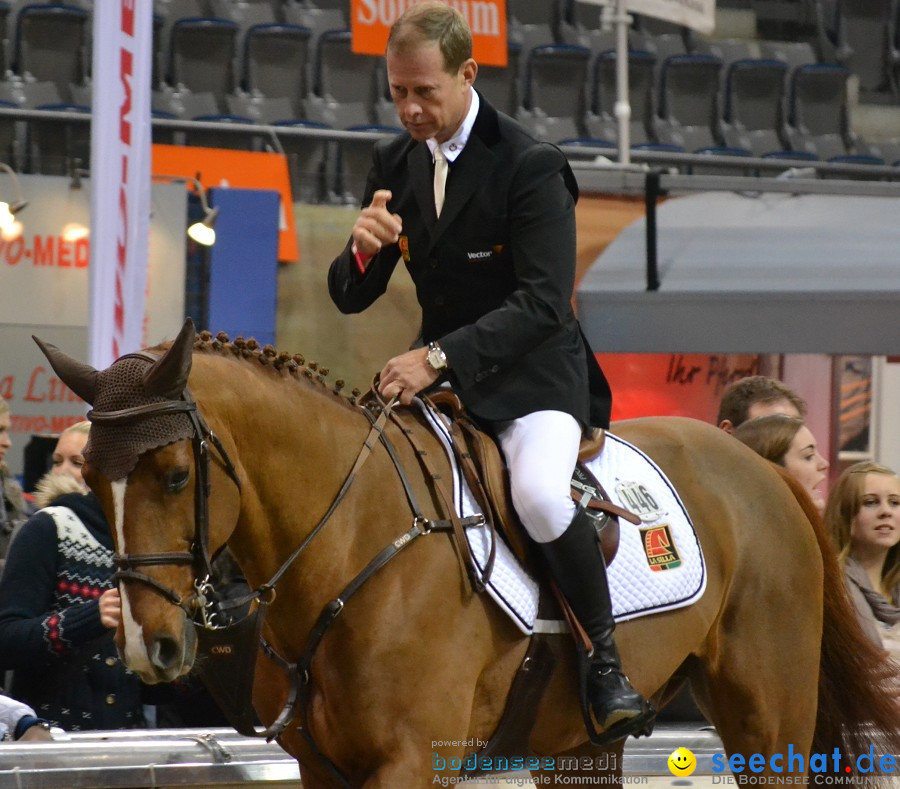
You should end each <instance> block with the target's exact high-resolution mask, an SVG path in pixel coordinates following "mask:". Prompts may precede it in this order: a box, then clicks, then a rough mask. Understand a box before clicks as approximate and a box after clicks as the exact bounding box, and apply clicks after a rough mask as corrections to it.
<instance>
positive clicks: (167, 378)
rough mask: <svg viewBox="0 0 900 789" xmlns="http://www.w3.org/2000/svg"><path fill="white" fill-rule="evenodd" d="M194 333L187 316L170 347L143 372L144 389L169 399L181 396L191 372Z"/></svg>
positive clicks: (192, 325) (192, 323)
mask: <svg viewBox="0 0 900 789" xmlns="http://www.w3.org/2000/svg"><path fill="white" fill-rule="evenodd" d="M195 335H196V330H195V329H194V322H193V321H192V320H191V319H190V318H188V319H187V320H186V321H185V322H184V326H182V327H181V331H180V332H178V336H177V337H176V338H175V341H174V342H173V343H172V347H170V348H169V350H168V351H166V352H165V353H164V354H163V355H162V356H161V357H160V358H159V359H158V360H157V361H155V362H154V363H153V365H152V366H151V367H150V369H149V370H147V372H146V373H144V389H145V390H146V391H147V392H148V393H149V394H153V395H158V396H159V397H168V398H170V399H174V398H176V397H181V393H182V392H184V389H185V387H186V386H187V381H188V375H190V372H191V355H192V353H193V351H194V336H195Z"/></svg>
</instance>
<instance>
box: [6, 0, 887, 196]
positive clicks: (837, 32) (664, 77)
mask: <svg viewBox="0 0 900 789" xmlns="http://www.w3.org/2000/svg"><path fill="white" fill-rule="evenodd" d="M95 5H96V0H95V1H94V2H91V0H69V1H68V2H66V3H47V2H44V3H41V2H25V1H23V0H11V1H10V2H2V0H0V30H3V29H5V30H6V31H7V35H6V37H5V39H4V40H2V41H0V45H2V46H3V47H5V49H4V51H3V52H0V57H4V58H5V62H6V64H7V65H8V67H9V70H8V71H7V76H6V78H5V79H0V102H3V101H5V102H10V103H11V105H12V106H18V107H23V108H35V107H39V106H47V105H55V106H58V105H69V106H70V108H71V109H72V110H73V111H76V112H77V111H79V109H78V108H84V107H88V106H89V104H90V100H91V88H90V65H91V64H90V48H91V46H90V45H91V41H90V37H91V16H92V14H93V12H94V8H95ZM719 5H720V6H722V7H733V8H740V9H742V11H743V10H746V9H751V10H752V11H753V12H754V13H756V14H757V19H758V24H757V29H758V30H759V31H760V32H761V33H765V34H769V35H771V34H773V33H779V32H782V31H788V30H789V31H790V35H785V36H783V37H782V38H774V37H770V38H735V37H732V38H728V37H725V36H722V37H719V38H717V37H715V36H713V37H710V38H703V37H700V36H698V35H696V34H694V33H692V32H690V31H689V30H687V29H685V28H681V27H679V26H677V25H673V24H671V23H667V22H663V21H660V20H655V19H653V18H651V17H642V16H640V15H637V14H635V15H633V18H634V23H633V25H632V27H631V29H630V30H629V33H628V41H629V47H630V51H629V53H628V61H629V86H630V87H629V90H630V101H631V108H632V118H631V140H632V143H633V144H634V145H636V146H656V148H655V149H656V150H660V149H661V150H672V147H673V146H676V147H678V148H682V149H684V150H685V151H688V152H694V151H701V150H703V151H710V150H713V151H715V152H717V153H722V152H724V151H726V150H727V149H734V150H733V152H734V153H735V155H740V154H741V153H745V152H751V153H752V154H754V155H757V156H759V155H762V156H767V155H769V154H771V155H773V156H776V157H777V156H779V155H780V154H783V153H788V154H789V153H790V152H791V151H794V152H795V153H797V155H800V156H815V157H817V158H820V159H823V160H828V159H832V158H834V157H847V156H853V157H857V158H856V159H855V161H857V162H865V161H873V162H874V161H878V160H884V161H885V162H887V163H888V164H893V163H894V162H895V161H897V160H898V159H900V134H897V136H896V138H893V139H892V138H890V132H889V131H888V132H887V133H882V134H880V136H879V137H878V138H877V139H875V140H868V139H864V138H863V136H861V135H860V134H858V133H857V134H854V132H853V128H852V123H853V122H854V121H855V120H856V116H855V114H854V107H855V106H856V105H855V101H856V96H857V89H858V95H859V98H860V101H862V102H863V103H865V102H868V101H871V102H874V103H875V104H886V105H888V108H889V109H894V108H898V109H900V95H898V76H900V55H898V52H900V11H898V6H900V3H897V2H893V0H853V2H850V0H779V2H777V3H773V2H771V1H770V2H767V3H762V2H755V1H754V0H720V2H719ZM775 6H777V8H775ZM507 10H508V20H509V24H508V30H507V33H508V42H509V47H508V52H509V65H508V66H506V67H496V66H487V65H483V66H481V68H480V70H479V76H478V81H477V87H479V88H480V89H481V90H482V92H483V93H484V95H485V96H487V97H488V99H489V101H491V102H492V103H493V104H495V105H496V106H498V107H499V108H501V109H503V110H504V111H506V112H507V113H509V114H511V115H513V116H517V117H519V118H520V119H521V120H522V121H523V122H524V123H526V125H528V126H529V127H530V128H532V130H533V132H534V133H535V134H537V135H538V136H540V137H542V138H544V139H547V140H550V141H554V142H559V141H561V140H564V139H565V140H572V139H579V140H595V141H605V142H607V143H611V142H614V141H615V136H616V132H617V126H618V125H617V123H616V120H615V115H614V105H615V100H616V81H615V53H614V48H615V38H616V36H615V31H614V30H613V29H612V28H611V27H609V25H607V26H606V29H604V24H605V23H604V19H603V9H602V8H601V7H600V6H598V5H596V4H591V3H585V2H581V1H580V0H549V2H548V0H509V3H508V9H507ZM770 11H772V18H766V17H765V14H767V13H769V12H770ZM154 12H155V13H154V24H153V42H154V73H153V110H154V112H155V114H156V117H160V118H166V117H170V118H174V119H177V120H179V121H183V122H188V121H191V120H192V119H197V118H205V119H208V118H210V117H216V116H218V117H219V119H220V120H221V122H222V133H221V135H220V137H221V140H222V144H223V145H226V146H232V145H238V146H239V147H246V146H250V147H252V148H254V149H267V148H268V147H270V146H271V136H270V135H267V134H266V133H263V132H262V131H261V132H260V133H259V134H247V133H246V132H245V133H244V134H243V136H242V137H241V136H240V135H236V134H235V133H234V131H233V130H232V132H231V133H229V131H228V126H229V125H233V124H234V122H235V119H238V118H239V119H242V122H250V123H258V124H273V123H276V122H285V123H282V124H281V128H283V129H287V128H291V127H292V128H295V129H297V128H303V124H304V123H313V124H315V123H318V124H325V125H326V126H327V127H330V128H332V129H335V130H345V129H348V128H351V127H361V128H368V129H371V128H372V127H383V128H387V127H397V126H398V124H399V119H398V117H397V114H396V111H395V110H394V107H393V104H392V102H391V100H390V91H389V89H388V86H387V81H386V75H385V70H384V65H383V58H380V57H375V56H363V55H358V54H355V53H353V52H352V51H351V48H350V33H349V30H348V23H349V0H154ZM776 17H778V18H780V19H781V20H782V21H784V20H790V22H789V24H788V23H785V24H782V23H780V22H778V20H777V19H776ZM4 21H5V22H6V25H5V28H4V27H3V26H2V23H3V22H4ZM716 63H718V64H719V65H718V68H716V65H715V64H716ZM712 72H715V74H713V73H712ZM779 76H780V77H781V80H782V83H781V86H780V88H779V85H778V79H779ZM33 123H34V124H35V125H37V121H33ZM10 125H11V123H7V127H9V126H10ZM29 125H30V124H29V123H26V122H25V121H18V122H17V123H15V134H14V143H13V144H12V145H11V147H10V151H11V153H10V156H9V157H8V158H9V159H10V161H11V163H12V164H13V166H15V167H18V168H20V169H26V170H27V169H28V168H30V167H34V168H41V170H40V171H44V168H46V167H47V166H50V165H48V164H47V162H49V161H50V159H52V158H53V157H54V156H55V157H57V158H58V160H59V161H61V162H67V161H71V160H72V156H71V152H70V150H68V149H69V148H71V147H72V143H71V141H69V140H68V136H67V134H58V135H50V136H48V135H47V134H46V133H45V131H43V130H29V129H28V126H29ZM62 125H63V126H73V127H74V126H75V125H78V124H62ZM309 128H314V127H313V126H310V127H309ZM885 128H887V129H890V128H891V127H890V125H889V124H886V125H885ZM70 131H71V130H70ZM6 137H7V135H6V134H5V132H3V130H2V129H0V145H3V144H4V141H5V140H6ZM155 138H156V139H160V140H163V139H165V140H172V141H175V142H185V141H186V140H189V141H190V142H192V143H196V142H197V141H198V140H205V141H206V142H207V143H215V142H216V137H215V136H211V135H210V134H209V133H208V130H207V131H204V132H203V133H202V134H195V133H192V134H189V133H188V131H187V130H181V129H179V130H175V131H173V130H172V129H167V130H165V132H164V133H163V132H162V131H160V132H159V133H155ZM279 139H280V138H279ZM365 139H367V140H371V134H369V135H368V136H367V137H366V138H365ZM283 143H284V141H283V140H282V144H283ZM56 144H59V145H61V146H63V147H61V148H60V149H59V150H54V149H53V146H54V145H56ZM76 147H77V145H76ZM288 147H291V145H288V146H286V148H288ZM312 147H313V148H314V149H317V150H318V149H319V148H321V146H320V145H319V143H318V142H317V143H316V144H315V145H313V146H312ZM326 147H327V146H326ZM32 148H34V151H32V150H31V149H32ZM340 150H341V146H340V145H337V144H335V145H333V146H330V148H329V150H328V151H327V152H326V153H324V154H322V155H323V158H322V161H328V162H329V164H328V165H327V168H330V171H331V174H330V175H329V176H328V177H327V178H325V177H324V176H323V178H324V180H323V181H322V183H321V185H319V184H318V183H315V184H314V188H312V187H310V186H309V184H308V183H307V186H305V187H304V193H305V194H306V195H307V196H309V197H313V196H316V197H317V199H324V200H334V201H340V200H342V199H344V196H346V195H347V194H354V193H355V192H356V188H355V187H353V186H351V187H349V188H345V187H344V186H343V185H342V183H351V182H352V183H356V182H357V181H358V179H357V180H354V178H355V176H354V177H350V176H347V175H344V176H342V175H340V173H341V172H344V173H346V167H342V162H343V163H346V162H350V161H355V158H354V157H353V155H352V154H350V153H347V154H346V155H344V156H343V157H342V156H341V155H340V154H339V153H338V151H340ZM349 150H350V148H349V146H348V147H347V151H349ZM319 153H322V151H319ZM859 157H869V158H859ZM77 158H81V157H77ZM293 159H294V160H298V159H299V157H298V154H297V152H296V151H294V154H293ZM42 162H43V163H42ZM53 166H54V167H57V168H58V167H60V166H63V165H53ZM342 178H343V181H342V180H341V179H342ZM348 179H349V180H348ZM308 180H309V179H304V181H305V182H308ZM315 180H316V179H313V181H314V182H315Z"/></svg>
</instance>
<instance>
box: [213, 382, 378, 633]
mask: <svg viewBox="0 0 900 789" xmlns="http://www.w3.org/2000/svg"><path fill="white" fill-rule="evenodd" d="M272 383H273V385H272V386H268V387H267V386H260V385H258V384H259V382H257V386H256V387H254V388H252V389H251V390H249V392H248V394H247V396H246V398H242V399H241V406H240V411H241V413H240V414H237V413H233V412H229V409H231V408H233V407H234V406H233V398H227V397H222V398H220V399H219V400H218V403H217V405H218V404H221V413H213V412H214V411H216V410H217V409H216V406H213V407H212V408H211V409H210V413H209V414H208V415H207V418H208V419H209V420H210V422H211V423H212V422H213V421H216V422H217V424H216V425H214V429H215V430H217V431H220V432H222V433H223V434H224V435H226V436H227V439H228V444H229V445H231V446H232V447H234V456H233V457H232V460H233V461H234V462H235V464H236V465H237V466H238V471H239V474H240V476H241V478H242V488H241V494H240V495H241V504H240V515H239V518H238V523H237V526H236V528H235V530H234V532H233V534H232V535H231V538H230V539H229V546H230V548H231V551H232V553H233V554H234V556H235V557H236V558H237V560H238V562H239V563H240V564H241V567H242V569H243V570H244V572H245V573H246V574H247V578H248V581H249V582H250V583H251V584H252V585H253V586H254V587H258V586H259V585H261V584H263V583H266V582H268V581H269V580H271V578H272V576H273V575H274V574H275V573H276V572H277V571H278V570H279V569H280V568H281V566H282V565H283V563H284V562H285V561H286V560H287V559H288V557H290V556H291V554H292V553H293V552H294V551H295V550H296V549H297V548H298V546H300V545H301V543H302V542H303V541H304V540H305V539H306V538H307V536H308V535H309V534H310V532H311V531H312V530H313V529H314V528H315V527H316V526H317V524H319V522H320V520H321V519H322V518H323V517H324V516H325V514H326V513H327V512H328V510H329V508H330V507H331V505H332V504H333V503H334V501H335V499H336V497H337V496H338V494H339V492H340V490H341V487H342V484H343V482H344V480H345V478H346V477H347V475H348V473H349V472H350V469H351V468H352V467H353V465H354V462H355V460H356V458H357V457H358V456H359V453H360V450H361V449H362V446H363V443H364V441H365V439H366V435H367V432H368V430H369V423H368V421H367V420H366V419H365V417H364V416H363V415H362V414H361V413H360V412H359V411H356V410H354V409H352V408H350V407H349V406H348V405H347V404H346V403H345V402H343V401H342V400H340V399H339V398H337V397H335V396H333V395H331V394H329V393H327V392H326V391H324V390H323V391H318V390H317V388H316V385H315V384H312V385H307V384H305V383H304V382H299V383H297V382H290V381H286V382H283V383H284V384H285V385H280V384H279V382H277V381H273V382H272ZM211 396H212V401H213V402H214V403H216V396H215V394H214V393H211ZM198 401H199V397H198ZM376 454H378V453H376ZM381 454H382V455H383V453H381ZM384 464H385V461H384V458H383V457H376V456H373V457H371V458H369V460H368V461H367V463H366V465H365V467H364V469H363V470H362V471H361V472H360V474H359V476H358V478H357V479H356V480H355V481H354V482H353V484H352V485H351V487H350V490H349V491H348V493H347V496H346V499H345V500H344V501H341V502H340V503H339V504H338V505H337V508H336V509H335V511H334V514H333V515H332V516H330V517H329V518H328V520H327V522H326V523H325V525H324V526H323V527H322V528H321V530H320V531H319V532H318V533H317V534H316V536H315V537H314V538H313V539H312V540H311V541H310V542H309V545H308V547H307V548H305V549H304V550H303V551H302V552H301V554H300V555H299V556H298V557H297V558H296V559H295V560H294V562H293V563H292V564H291V567H290V569H289V570H288V571H287V573H285V576H284V577H285V583H287V582H288V579H289V588H290V594H291V596H297V595H299V596H300V597H301V598H302V599H298V600H293V601H292V603H291V605H292V606H293V607H294V608H295V609H299V608H302V609H304V610H303V611H301V612H300V616H301V617H314V615H315V614H317V613H318V610H319V605H320V604H321V602H322V601H323V600H327V599H331V597H333V596H337V594H338V593H339V592H340V591H341V589H342V584H345V583H346V582H347V581H349V580H350V578H351V577H352V575H353V573H354V572H355V571H356V570H355V568H356V567H357V565H358V564H359V561H360V557H361V556H364V555H366V554H367V553H368V552H370V551H371V550H372V548H371V546H373V545H376V544H378V541H379V540H382V538H381V537H380V536H379V535H378V534H377V531H378V519H377V518H376V517H375V515H376V512H375V511H376V510H377V507H378V505H377V503H373V502H377V501H378V497H377V491H378V489H379V487H382V486H383V484H384V483H383V482H382V481H379V480H381V479H382V478H383V477H384ZM370 516H371V517H370ZM380 547H383V545H382V546H380ZM283 585H284V584H279V587H278V589H279V591H280V589H281V587H282V586H283ZM295 613H296V612H295Z"/></svg>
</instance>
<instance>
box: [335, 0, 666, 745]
mask: <svg viewBox="0 0 900 789" xmlns="http://www.w3.org/2000/svg"><path fill="white" fill-rule="evenodd" d="M385 61H386V65H387V75H388V84H389V85H390V90H391V96H392V98H393V100H394V104H395V105H396V109H397V112H398V115H399V117H400V119H401V121H402V122H403V125H404V127H405V131H404V132H403V133H401V134H398V135H397V136H395V137H393V138H391V139H387V140H383V141H379V142H377V143H376V144H375V146H374V149H373V159H372V168H371V170H370V172H369V177H368V182H367V185H366V194H365V198H364V201H363V202H364V205H365V208H363V209H362V211H361V213H360V214H359V215H358V217H357V219H356V222H355V223H354V225H353V229H352V231H351V237H350V238H349V239H348V241H347V244H346V245H345V248H344V250H343V251H342V252H341V254H340V255H339V256H338V257H337V258H336V259H335V260H334V261H333V262H332V264H331V267H330V269H329V275H328V286H329V293H330V294H331V298H332V300H333V301H334V302H335V304H336V305H337V307H338V308H339V309H340V310H341V311H342V312H345V313H356V312H361V311H362V310H364V309H366V308H368V307H369V306H370V305H371V304H372V303H373V302H374V301H375V300H376V299H377V298H378V297H379V296H381V294H382V293H384V292H385V290H386V288H387V286H388V282H389V280H390V278H391V275H392V274H393V272H394V269H395V267H396V265H397V263H398V261H399V260H401V259H402V260H403V262H404V263H405V265H406V268H407V270H408V272H409V273H410V275H411V276H412V278H413V280H414V282H415V285H416V292H417V295H418V299H419V303H420V305H421V307H422V339H423V345H422V347H416V348H414V349H413V350H410V351H407V352H406V353H403V354H400V355H398V356H396V357H394V358H393V359H390V360H389V361H388V362H387V364H386V365H385V366H384V369H383V370H382V371H381V375H380V384H379V391H380V393H381V394H382V395H383V396H384V397H386V398H390V397H393V396H395V395H396V396H398V397H399V399H400V401H401V402H403V403H408V402H410V400H411V399H412V397H413V396H414V395H415V394H416V393H418V392H420V391H422V390H423V389H426V388H428V387H430V386H432V385H434V384H435V383H437V381H438V379H440V378H445V379H449V380H450V381H451V382H452V384H453V386H454V389H455V391H456V392H457V393H458V394H459V396H460V398H461V400H462V401H463V403H464V404H465V406H466V408H467V409H468V410H469V412H470V413H471V414H473V416H475V417H476V418H477V419H479V420H481V421H482V422H483V423H485V424H487V425H489V426H490V429H492V430H493V432H494V433H495V435H496V436H497V439H498V441H499V443H500V446H501V447H502V449H503V453H504V455H505V457H506V461H507V465H508V468H509V477H510V488H511V491H512V500H513V504H514V506H515V508H516V511H517V512H518V514H519V516H520V518H521V520H522V522H523V524H524V526H525V528H526V530H527V531H528V533H529V535H530V536H531V537H532V538H533V539H534V540H535V542H536V543H537V544H538V546H539V548H540V550H541V553H542V554H543V556H544V558H545V559H546V561H547V565H548V568H549V570H550V572H551V574H552V575H553V577H554V579H555V580H556V582H557V584H558V586H559V588H560V590H561V592H562V594H563V596H564V597H565V598H566V600H567V601H568V603H569V604H570V605H571V607H572V609H573V611H574V613H575V615H576V616H577V618H578V619H579V621H580V622H581V624H582V625H583V626H584V628H585V630H586V631H587V633H588V635H589V637H590V639H591V642H592V644H593V652H592V657H591V665H590V667H589V669H588V679H587V695H588V698H589V701H590V704H591V706H592V707H593V710H594V713H595V715H596V718H597V721H598V723H599V725H600V727H601V728H603V729H605V730H609V729H611V728H613V727H615V731H616V732H617V733H620V735H621V736H622V737H625V736H627V735H628V734H629V733H634V732H638V731H641V730H642V729H644V727H645V725H646V722H647V719H648V718H649V716H650V709H649V707H648V705H647V704H646V702H645V701H644V699H643V698H642V697H641V695H640V694H639V693H638V692H637V691H636V690H635V689H634V688H633V687H632V686H631V684H630V682H629V681H628V679H627V677H626V676H625V675H624V673H623V672H622V667H621V663H620V661H619V655H618V652H617V650H616V646H615V642H614V638H613V630H614V627H615V623H614V620H613V617H612V608H611V602H610V595H609V589H608V585H607V581H606V566H605V564H604V562H603V557H602V555H601V554H600V551H599V548H598V545H597V538H596V533H595V531H594V528H593V526H592V524H591V523H590V519H589V518H588V517H587V516H586V514H585V512H584V509H583V508H579V507H578V506H577V505H576V504H575V502H574V501H573V500H572V498H571V496H570V495H569V491H570V480H571V474H572V469H573V467H574V466H575V461H576V457H577V454H578V447H579V442H580V440H581V436H582V432H583V429H584V428H586V427H588V426H595V427H606V426H608V424H609V413H610V404H611V398H610V393H609V386H608V384H607V382H606V379H605V378H604V376H603V373H602V371H601V370H600V367H599V366H598V365H597V362H596V359H595V358H594V354H593V353H592V352H591V351H590V348H589V347H588V346H587V343H586V341H585V340H584V336H583V334H582V333H581V331H580V329H579V326H578V322H577V321H576V319H575V315H574V313H573V311H572V306H571V299H572V291H573V287H574V281H575V200H576V199H577V197H578V187H577V184H576V182H575V179H574V176H573V174H572V171H571V169H570V167H569V165H568V163H567V161H566V159H565V157H564V156H563V155H562V154H561V153H560V151H559V150H558V149H557V148H555V147H554V146H552V145H549V144H546V143H541V142H539V141H537V140H536V139H535V138H534V137H533V136H532V135H531V134H529V132H528V131H527V130H526V129H524V128H523V127H522V126H520V125H519V124H518V123H516V121H514V120H513V119H512V118H509V117H508V116H506V115H503V114H502V113H500V112H498V111H497V110H496V109H494V108H493V107H492V106H491V105H490V104H489V103H488V101H487V100H486V99H485V98H484V97H483V96H480V95H479V94H478V92H477V91H476V90H475V89H474V87H473V83H474V82H475V77H476V74H477V72H478V64H477V63H476V62H475V61H474V60H473V59H472V35H471V31H470V30H469V28H468V25H467V24H466V22H465V19H464V18H463V16H462V15H461V14H460V13H459V12H458V11H457V10H455V9H454V8H452V7H451V6H449V5H448V4H446V3H442V2H422V3H417V4H415V5H412V6H409V7H408V8H407V10H406V11H405V12H404V13H403V15H401V16H400V17H399V18H398V19H397V21H396V22H394V25H393V26H392V28H391V31H390V34H389V36H388V43H387V52H386V58H385Z"/></svg>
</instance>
